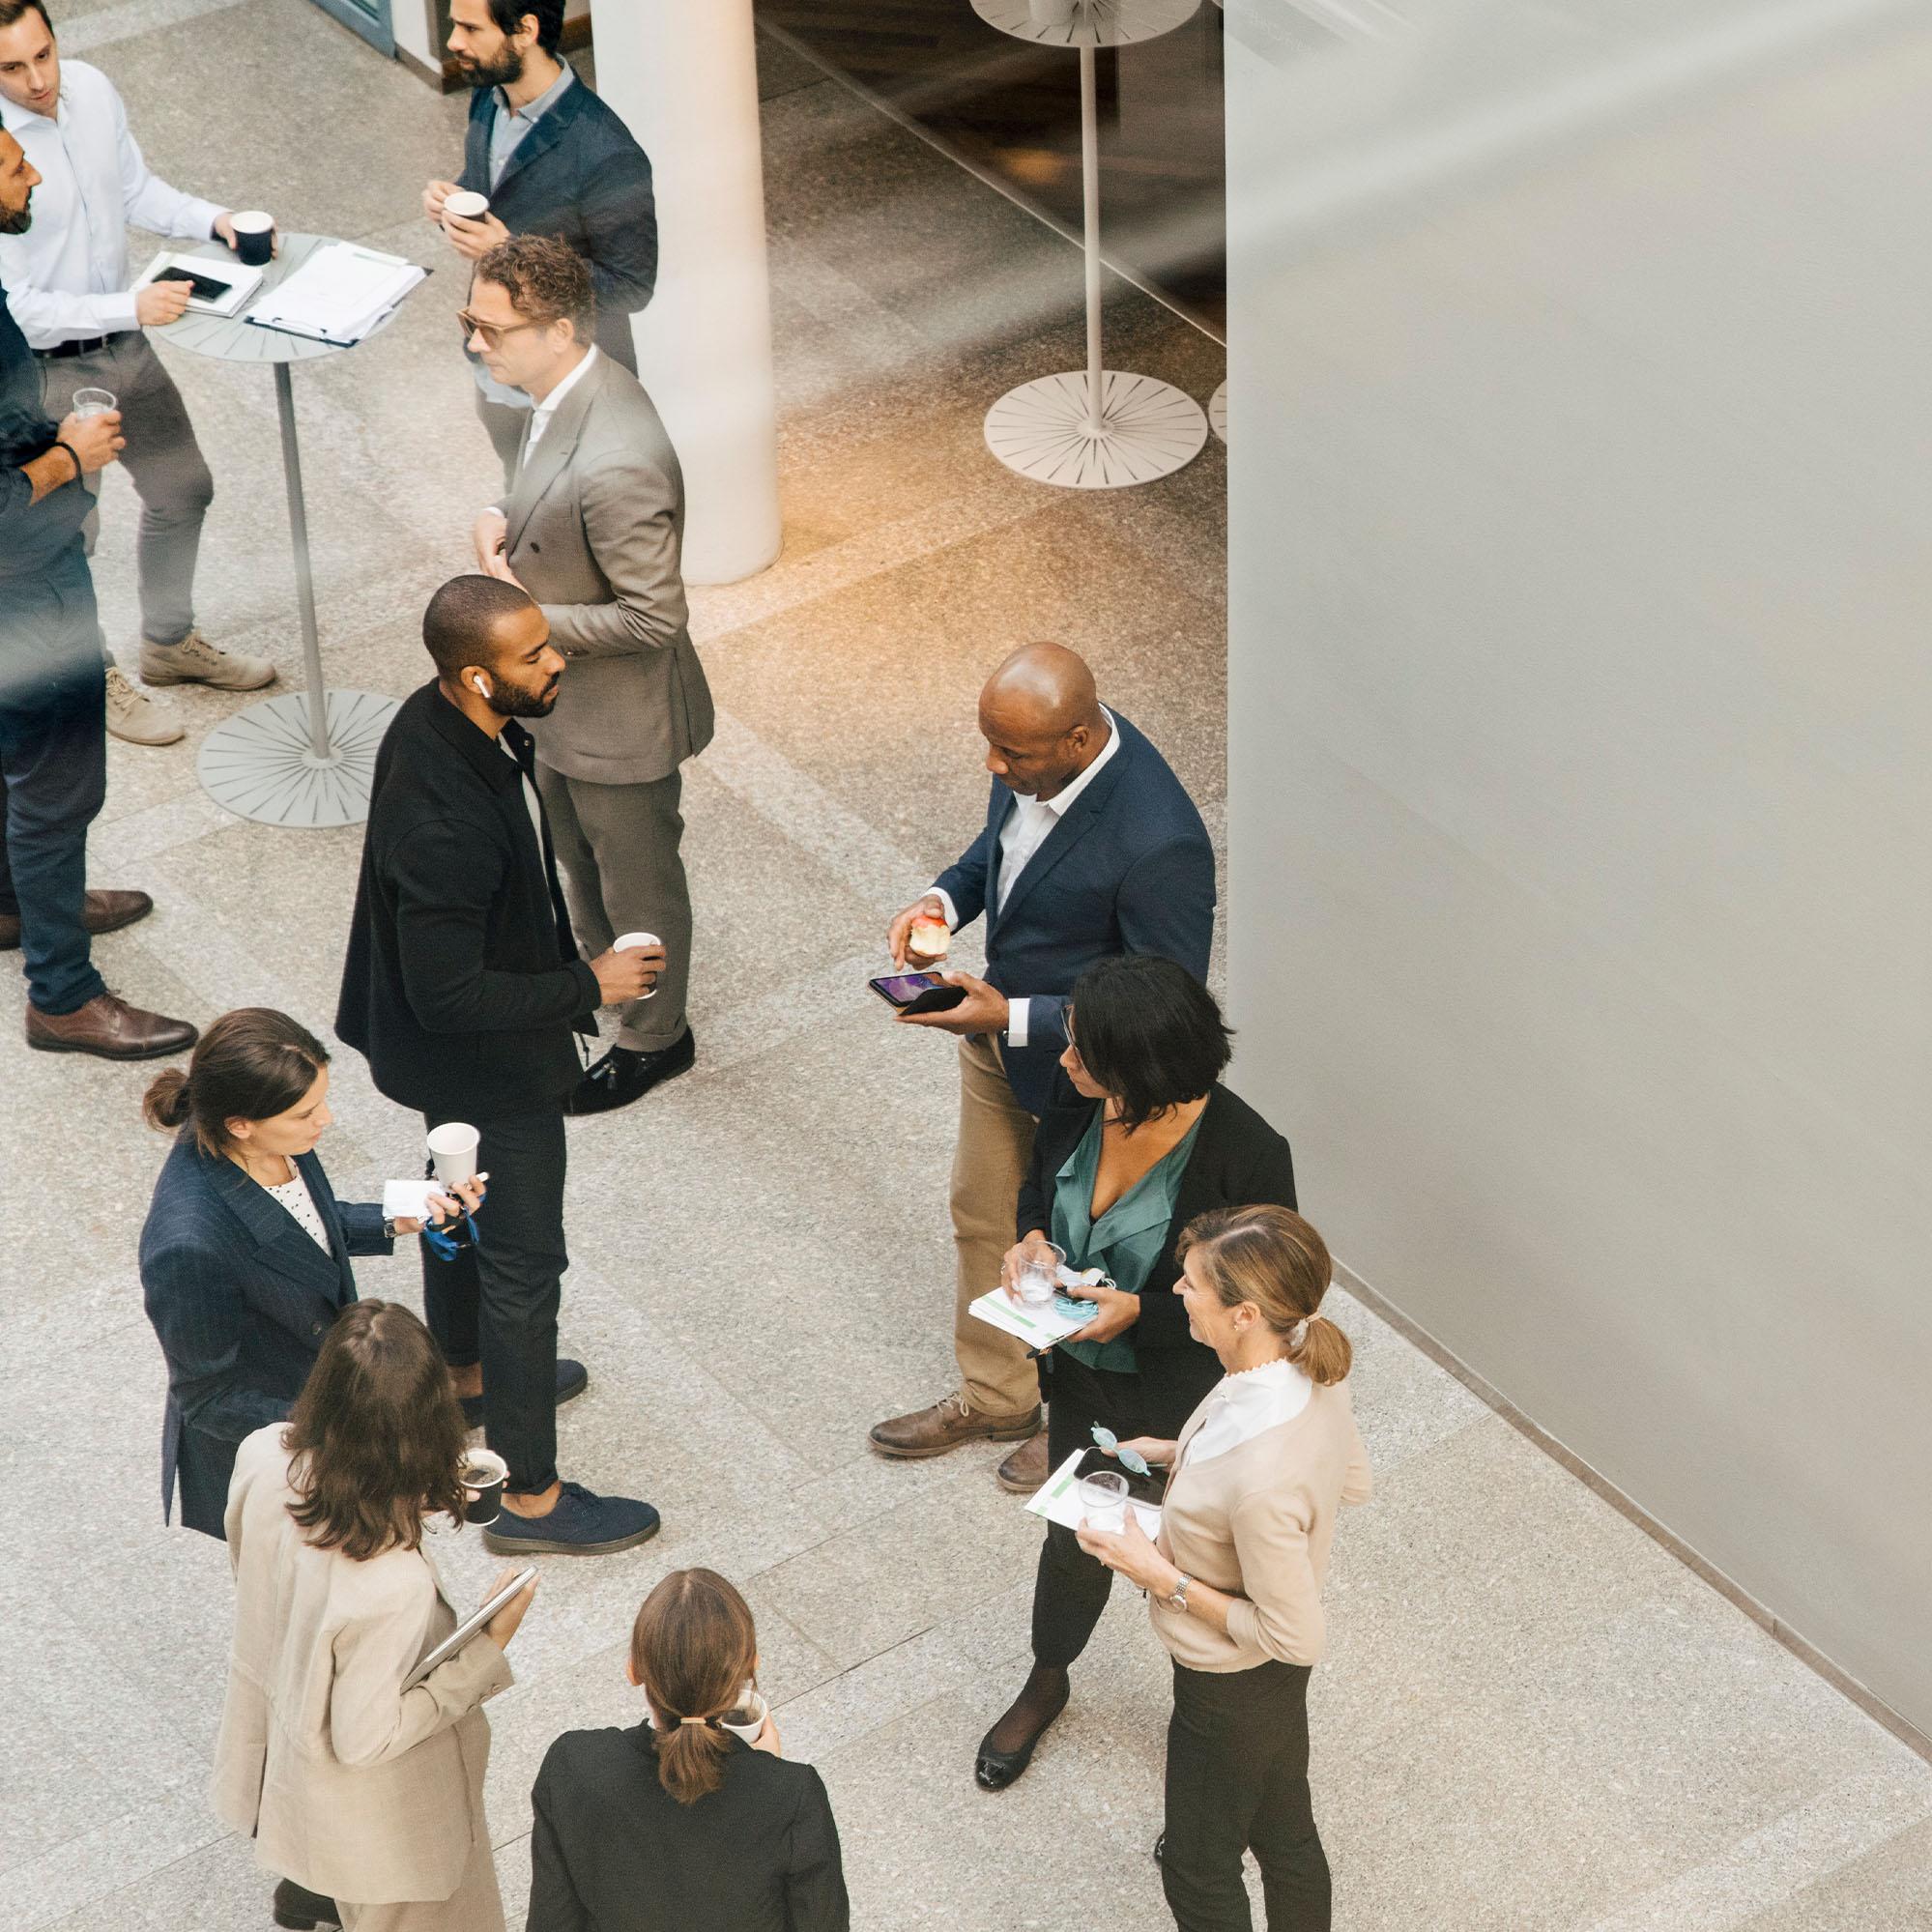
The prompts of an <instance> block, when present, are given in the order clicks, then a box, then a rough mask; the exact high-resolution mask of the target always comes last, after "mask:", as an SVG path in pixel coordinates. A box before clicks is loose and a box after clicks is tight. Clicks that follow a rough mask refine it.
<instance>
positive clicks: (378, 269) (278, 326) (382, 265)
mask: <svg viewBox="0 0 1932 1932" xmlns="http://www.w3.org/2000/svg"><path fill="white" fill-rule="evenodd" d="M428 274H429V271H428V270H427V269H425V268H422V267H420V266H419V265H418V264H417V263H415V262H412V261H408V260H406V259H405V258H404V257H403V256H401V255H385V254H382V253H380V252H379V251H378V250H376V249H374V248H364V247H360V246H359V245H357V244H356V243H354V242H331V243H329V244H327V245H325V246H323V247H320V248H318V249H316V251H315V252H314V253H313V254H312V255H310V256H309V258H308V259H307V261H305V262H303V265H302V266H301V267H300V268H299V269H297V270H295V272H294V273H293V274H290V275H288V276H286V277H285V278H284V279H283V280H282V281H280V282H277V283H276V284H275V286H274V288H272V289H270V290H269V291H268V293H267V294H266V295H264V296H263V297H262V299H261V300H260V301H259V302H257V303H255V305H254V307H253V308H251V309H250V310H249V311H248V314H247V317H246V318H245V319H246V320H247V321H249V322H251V323H253V324H254V325H255V327H256V328H258V329H274V330H279V331H280V332H282V333H284V334H287V335H305V336H307V337H308V338H309V339H310V340H311V341H316V342H328V343H332V344H333V345H335V346H336V347H338V348H343V349H346V348H349V347H351V346H352V345H353V344H355V343H357V342H360V340H361V339H362V338H363V336H365V335H367V334H369V333H370V332H372V331H374V330H375V329H377V328H379V327H380V326H381V325H382V324H383V323H384V322H385V321H387V320H388V319H389V316H390V315H391V314H392V313H393V312H394V310H395V309H396V308H397V307H398V306H399V305H400V303H402V300H403V298H404V297H405V296H407V295H408V294H409V292H410V291H411V290H412V289H413V288H415V287H416V286H417V285H418V283H419V282H421V281H422V280H424V279H425V277H426V276H427V275H428Z"/></svg>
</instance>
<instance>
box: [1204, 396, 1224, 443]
mask: <svg viewBox="0 0 1932 1932" xmlns="http://www.w3.org/2000/svg"><path fill="white" fill-rule="evenodd" d="M1207 426H1208V427H1209V428H1210V429H1211V430H1213V431H1214V433H1215V434H1216V435H1217V436H1218V437H1220V438H1221V440H1222V441H1223V442H1224V443H1226V441H1227V385H1226V383H1223V384H1222V386H1221V387H1220V388H1219V389H1216V390H1215V392H1214V393H1213V394H1212V395H1211V396H1209V397H1208V399H1207Z"/></svg>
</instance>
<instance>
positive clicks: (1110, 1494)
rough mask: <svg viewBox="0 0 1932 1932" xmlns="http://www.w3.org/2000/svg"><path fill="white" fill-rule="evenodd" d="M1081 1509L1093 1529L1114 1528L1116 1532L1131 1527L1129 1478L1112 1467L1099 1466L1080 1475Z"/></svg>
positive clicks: (1088, 1524) (1088, 1525) (1088, 1526)
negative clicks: (1103, 1467) (1128, 1513)
mask: <svg viewBox="0 0 1932 1932" xmlns="http://www.w3.org/2000/svg"><path fill="white" fill-rule="evenodd" d="M1080 1500H1081V1512H1082V1514H1084V1515H1085V1517H1086V1527H1087V1528H1088V1529H1090V1530H1111V1531H1112V1532H1113V1533H1114V1534H1115V1535H1118V1534H1119V1532H1120V1531H1122V1530H1124V1529H1125V1528H1126V1527H1127V1478H1126V1477H1124V1476H1117V1475H1115V1474H1114V1472H1113V1471H1112V1470H1111V1469H1099V1470H1096V1471H1095V1472H1094V1473H1093V1474H1092V1475H1091V1476H1082V1477H1081V1479H1080Z"/></svg>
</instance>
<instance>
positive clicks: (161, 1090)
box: [141, 1067, 188, 1133]
mask: <svg viewBox="0 0 1932 1932" xmlns="http://www.w3.org/2000/svg"><path fill="white" fill-rule="evenodd" d="M187 1112H188V1106H187V1072H186V1071H185V1070H184V1069H183V1068H181V1067H169V1068H167V1069H166V1071H165V1072H162V1073H159V1074H157V1075H156V1076H155V1077H154V1079H153V1080H152V1081H149V1083H148V1090H147V1092H146V1093H145V1094H144V1095H143V1096H142V1097H141V1118H142V1119H143V1120H145V1121H146V1122H147V1123H148V1125H149V1126H150V1127H153V1128H156V1129H158V1130H159V1131H160V1132H162V1133H167V1132H169V1131H171V1130H172V1129H174V1128H177V1127H184V1126H186V1125H187Z"/></svg>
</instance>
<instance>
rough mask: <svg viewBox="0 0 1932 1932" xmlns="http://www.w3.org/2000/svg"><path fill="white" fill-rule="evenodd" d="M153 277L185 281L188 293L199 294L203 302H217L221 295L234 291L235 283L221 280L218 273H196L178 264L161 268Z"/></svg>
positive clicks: (167, 280)
mask: <svg viewBox="0 0 1932 1932" xmlns="http://www.w3.org/2000/svg"><path fill="white" fill-rule="evenodd" d="M155 279H156V280H157V281H158V282H186V283H187V288H188V293H189V294H190V295H194V296H199V297H200V299H201V300H202V301H203V302H219V301H220V300H221V298H222V297H223V296H225V295H232V294H234V292H235V284H234V283H233V282H230V281H223V280H222V279H221V277H220V276H219V275H203V274H195V272H194V271H193V270H192V269H184V268H181V267H179V266H174V267H170V268H165V269H163V270H162V271H161V272H160V274H158V275H157V276H156V277H155Z"/></svg>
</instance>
